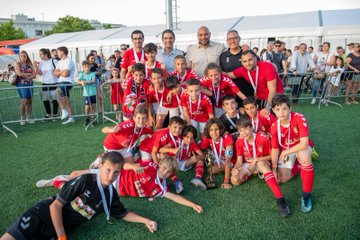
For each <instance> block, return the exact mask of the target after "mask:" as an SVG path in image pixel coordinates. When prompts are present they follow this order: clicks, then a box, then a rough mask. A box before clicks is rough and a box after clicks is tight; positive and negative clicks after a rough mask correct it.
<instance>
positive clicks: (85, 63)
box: [81, 60, 90, 66]
mask: <svg viewBox="0 0 360 240" xmlns="http://www.w3.org/2000/svg"><path fill="white" fill-rule="evenodd" d="M81 65H82V66H84V65H87V66H90V63H89V61H86V60H84V61H82V63H81Z"/></svg>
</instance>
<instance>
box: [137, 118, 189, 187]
mask: <svg viewBox="0 0 360 240" xmlns="http://www.w3.org/2000/svg"><path fill="white" fill-rule="evenodd" d="M184 127H185V122H184V120H182V119H181V118H180V117H172V118H170V121H169V126H168V127H167V128H162V129H159V130H157V131H156V132H155V134H154V135H153V136H152V137H147V138H145V139H144V140H142V141H141V142H140V158H141V161H142V162H141V164H142V165H146V164H148V163H149V162H152V161H153V162H155V163H159V160H160V159H161V158H164V157H165V155H164V154H161V153H160V152H159V150H160V148H162V147H163V146H165V145H167V144H172V146H174V147H175V148H177V147H180V145H181V140H182V139H181V133H182V130H183V129H184ZM172 180H173V181H174V185H175V188H176V192H177V193H180V192H182V191H183V189H184V187H183V184H182V182H180V181H179V180H178V179H177V177H176V176H173V177H172Z"/></svg>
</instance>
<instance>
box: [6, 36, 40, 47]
mask: <svg viewBox="0 0 360 240" xmlns="http://www.w3.org/2000/svg"><path fill="white" fill-rule="evenodd" d="M37 39H38V38H29V39H17V40H6V41H0V47H4V46H9V45H10V46H14V45H23V44H25V43H29V42H32V41H35V40H37Z"/></svg>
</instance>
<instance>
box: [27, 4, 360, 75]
mask: <svg viewBox="0 0 360 240" xmlns="http://www.w3.org/2000/svg"><path fill="white" fill-rule="evenodd" d="M358 16H360V9H348V10H329V11H313V12H303V13H292V14H280V15H266V16H243V17H238V18H228V19H216V20H206V21H188V22H180V23H179V25H178V29H176V30H174V32H175V34H176V42H175V44H176V47H177V48H179V49H182V50H186V49H187V47H188V46H189V45H190V44H195V43H196V42H197V38H196V32H197V29H198V28H199V27H200V26H207V27H208V28H209V29H210V31H211V36H212V37H211V39H212V40H213V41H217V42H221V43H224V44H225V39H226V32H227V31H229V30H231V29H235V30H237V31H239V33H240V36H241V38H242V41H241V42H242V43H246V44H249V45H250V47H255V46H256V47H259V48H260V49H261V48H264V47H265V46H266V44H267V42H268V41H273V40H275V39H279V40H281V41H284V42H285V43H286V47H287V48H290V49H292V48H293V47H294V46H295V45H299V43H301V42H305V43H307V44H308V45H309V46H310V45H311V46H314V47H315V48H316V47H317V46H318V45H320V44H321V43H322V42H323V41H329V42H330V43H331V44H332V49H333V50H334V49H335V47H337V46H343V47H345V46H346V44H347V43H349V42H359V41H360V18H359V17H358ZM165 28H166V26H165V24H159V25H148V26H130V27H125V28H116V29H107V30H92V31H83V32H72V33H60V34H52V35H50V36H47V37H44V38H41V39H39V40H37V41H33V42H31V43H28V44H24V45H22V46H21V49H22V50H26V51H27V52H28V53H29V56H30V57H31V58H32V60H39V57H38V51H39V49H41V48H49V49H52V48H57V47H60V46H66V47H68V48H69V52H70V57H71V58H72V59H74V60H75V62H76V63H77V69H78V70H80V67H81V66H80V63H81V61H82V60H84V59H85V57H86V55H87V54H88V53H89V52H90V50H92V49H94V50H97V51H98V52H103V53H104V55H105V56H106V57H109V56H110V54H112V53H113V51H114V50H116V49H119V47H120V44H122V43H125V44H130V45H131V39H130V35H131V32H132V31H134V30H136V29H139V30H141V31H143V32H144V35H145V43H149V42H153V43H156V44H159V45H160V44H161V33H162V31H163V30H164V29H165Z"/></svg>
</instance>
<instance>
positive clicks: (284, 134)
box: [271, 112, 309, 151]
mask: <svg viewBox="0 0 360 240" xmlns="http://www.w3.org/2000/svg"><path fill="white" fill-rule="evenodd" d="M290 116H291V119H290V124H289V126H287V127H284V126H282V125H281V124H279V121H276V122H275V123H273V125H272V126H271V146H272V148H279V149H281V151H283V150H286V149H288V148H291V147H293V146H295V145H296V144H298V143H299V142H300V138H302V137H309V128H308V124H307V121H306V119H305V117H304V116H303V115H302V114H300V113H297V112H291V114H290ZM279 125H280V133H279V131H278V128H279ZM279 134H280V135H279ZM279 139H280V141H279Z"/></svg>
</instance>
